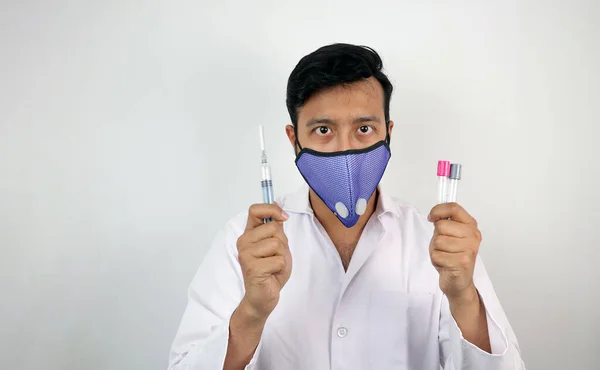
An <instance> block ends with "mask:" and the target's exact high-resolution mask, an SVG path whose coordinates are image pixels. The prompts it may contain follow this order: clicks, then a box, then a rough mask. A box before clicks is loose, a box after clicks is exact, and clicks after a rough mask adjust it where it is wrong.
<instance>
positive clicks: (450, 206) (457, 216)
mask: <svg viewBox="0 0 600 370" xmlns="http://www.w3.org/2000/svg"><path fill="white" fill-rule="evenodd" d="M448 218H451V219H452V220H453V221H456V222H460V223H463V224H470V225H474V226H477V221H475V219H474V218H473V217H472V216H471V215H470V214H469V213H468V212H467V211H465V209H464V208H463V207H461V206H460V205H459V204H458V203H442V204H438V205H436V206H435V207H433V208H432V209H431V212H429V216H427V219H428V220H429V221H431V222H436V221H438V220H443V219H448Z"/></svg>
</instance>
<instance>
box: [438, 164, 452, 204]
mask: <svg viewBox="0 0 600 370" xmlns="http://www.w3.org/2000/svg"><path fill="white" fill-rule="evenodd" d="M437 176H438V203H445V202H446V197H447V194H448V176H450V161H438V167H437Z"/></svg>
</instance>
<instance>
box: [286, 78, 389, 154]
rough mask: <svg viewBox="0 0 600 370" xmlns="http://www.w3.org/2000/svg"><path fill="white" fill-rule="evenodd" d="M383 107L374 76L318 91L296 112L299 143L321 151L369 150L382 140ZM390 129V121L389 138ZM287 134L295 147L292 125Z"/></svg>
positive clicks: (379, 89) (377, 83)
mask: <svg viewBox="0 0 600 370" xmlns="http://www.w3.org/2000/svg"><path fill="white" fill-rule="evenodd" d="M383 105H384V96H383V88H382V87H381V84H380V83H379V82H378V81H377V80H376V79H375V78H373V77H371V78H369V79H367V80H363V81H359V82H355V83H352V84H350V85H346V86H342V85H340V86H335V87H332V88H329V89H326V90H323V91H320V92H318V93H316V94H314V95H313V96H311V97H310V98H309V99H308V100H307V101H306V102H305V104H304V106H302V108H300V109H299V110H298V129H297V134H298V141H299V142H300V145H301V146H302V147H303V148H310V149H313V150H317V151H320V152H337V151H343V150H349V149H363V148H366V147H369V146H371V145H373V144H375V143H376V142H378V141H381V140H384V139H385V136H386V125H385V112H384V108H383ZM393 126H394V123H393V122H391V121H390V125H389V131H390V136H391V133H392V128H393ZM286 132H287V135H288V138H289V139H290V142H291V143H292V145H293V146H294V147H296V145H295V144H296V136H295V133H294V128H293V126H292V125H288V126H287V127H286ZM298 150H299V149H296V151H298Z"/></svg>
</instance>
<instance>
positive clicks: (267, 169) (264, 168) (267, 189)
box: [260, 125, 275, 223]
mask: <svg viewBox="0 0 600 370" xmlns="http://www.w3.org/2000/svg"><path fill="white" fill-rule="evenodd" d="M260 150H261V155H260V162H261V172H262V180H261V182H260V186H261V187H262V192H263V201H264V202H265V203H268V204H273V203H275V197H274V195H273V180H272V179H271V166H269V164H268V163H267V152H266V151H265V134H264V132H263V126H262V125H260ZM271 221H273V219H272V218H267V219H265V223H266V222H271Z"/></svg>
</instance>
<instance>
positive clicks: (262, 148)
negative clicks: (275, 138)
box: [259, 125, 265, 152]
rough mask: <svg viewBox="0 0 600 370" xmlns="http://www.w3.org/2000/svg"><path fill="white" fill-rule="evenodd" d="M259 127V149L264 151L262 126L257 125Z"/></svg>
mask: <svg viewBox="0 0 600 370" xmlns="http://www.w3.org/2000/svg"><path fill="white" fill-rule="evenodd" d="M259 129H260V150H262V151H263V152H264V151H265V133H264V131H263V126H262V125H260V126H259Z"/></svg>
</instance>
